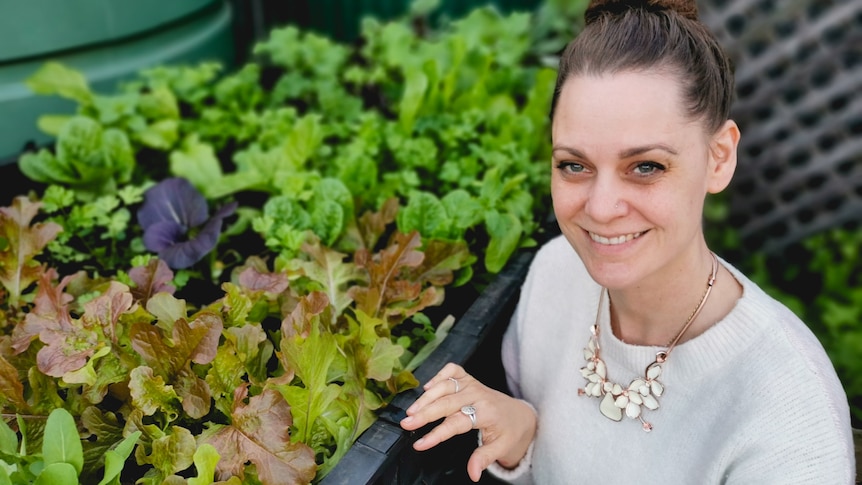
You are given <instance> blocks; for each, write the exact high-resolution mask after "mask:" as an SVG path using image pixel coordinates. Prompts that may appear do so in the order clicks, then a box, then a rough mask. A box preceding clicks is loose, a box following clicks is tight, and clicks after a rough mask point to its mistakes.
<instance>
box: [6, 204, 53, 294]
mask: <svg viewBox="0 0 862 485" xmlns="http://www.w3.org/2000/svg"><path fill="white" fill-rule="evenodd" d="M40 207H41V204H40V203H38V202H30V200H29V199H27V197H23V196H19V197H16V198H15V199H14V200H13V201H12V205H11V206H10V207H0V284H2V285H3V287H5V288H6V291H7V292H8V295H9V296H8V301H9V304H10V306H12V307H13V308H14V307H17V306H18V303H19V298H20V297H21V295H22V294H23V292H24V291H25V290H26V289H27V287H29V286H30V285H31V284H32V283H34V282H35V281H36V280H37V279H39V276H40V275H41V274H42V267H41V266H40V265H39V262H38V261H36V260H35V259H34V258H35V257H36V256H38V255H39V254H40V253H41V252H42V250H43V249H44V248H45V246H46V245H47V244H48V243H49V242H51V241H52V240H53V239H54V238H55V237H57V234H58V233H59V232H60V231H61V230H62V228H61V227H60V225H59V224H56V223H54V222H37V223H33V218H34V217H35V216H36V214H38V212H39V208H40Z"/></svg>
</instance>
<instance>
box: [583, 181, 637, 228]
mask: <svg viewBox="0 0 862 485" xmlns="http://www.w3.org/2000/svg"><path fill="white" fill-rule="evenodd" d="M626 210H627V203H626V201H625V200H624V191H623V187H622V184H621V183H619V181H617V180H616V179H615V178H614V177H613V176H612V175H610V174H605V175H604V176H603V175H599V176H597V177H596V178H595V179H593V184H592V186H591V187H590V191H589V193H588V194H587V201H586V204H585V205H584V211H585V212H586V213H587V215H588V216H590V218H592V219H593V220H594V221H596V222H608V221H611V220H613V219H615V218H617V217H620V216H622V215H624V214H625V212H626Z"/></svg>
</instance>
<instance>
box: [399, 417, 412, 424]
mask: <svg viewBox="0 0 862 485" xmlns="http://www.w3.org/2000/svg"><path fill="white" fill-rule="evenodd" d="M412 422H413V416H407V417H406V418H404V419H402V420H401V424H410V423H412Z"/></svg>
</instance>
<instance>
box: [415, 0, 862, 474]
mask: <svg viewBox="0 0 862 485" xmlns="http://www.w3.org/2000/svg"><path fill="white" fill-rule="evenodd" d="M586 20H587V26H586V28H585V29H584V31H583V32H582V33H581V34H580V35H579V36H578V37H577V38H576V39H575V40H574V41H573V42H572V43H571V44H570V45H569V46H568V47H567V49H566V51H565V52H564V54H563V56H562V58H561V62H560V69H559V74H558V78H557V89H556V91H555V96H554V99H553V101H552V107H551V117H552V143H553V156H552V162H551V170H552V181H551V194H552V198H553V204H554V211H555V214H556V217H557V221H558V223H559V225H560V228H561V229H562V236H561V237H559V238H556V239H555V240H552V241H551V242H549V243H548V244H547V245H545V246H544V247H543V248H542V249H541V250H540V251H539V252H538V254H537V255H536V258H535V260H534V262H533V264H532V266H531V268H530V273H529V275H528V277H527V280H526V281H525V283H524V286H523V288H522V293H521V300H520V302H519V304H518V308H517V310H516V314H515V315H514V317H513V320H512V322H511V325H510V326H509V328H508V330H507V332H506V335H505V338H504V343H503V351H502V357H503V362H504V366H505V368H506V373H507V378H508V383H509V387H510V391H511V393H512V396H514V397H512V396H509V395H507V394H504V393H501V392H498V391H495V390H493V389H490V388H488V387H486V386H484V385H483V384H481V383H480V382H478V381H476V380H475V379H474V378H472V377H471V376H470V375H468V374H467V373H466V372H465V371H464V370H463V369H462V368H460V367H459V366H456V365H452V364H450V365H447V366H446V367H444V368H443V369H442V370H441V371H440V372H439V373H438V374H437V375H436V376H435V377H434V378H433V379H432V380H431V381H430V382H428V383H427V384H425V386H424V389H425V393H424V394H423V395H422V396H421V397H420V398H419V399H417V401H416V402H415V403H414V404H413V405H412V406H411V407H410V408H409V409H408V410H407V415H408V416H407V417H406V418H405V419H404V420H403V421H402V423H401V425H402V427H404V428H405V429H407V430H416V429H419V428H420V427H422V426H424V425H426V424H428V423H431V422H434V421H437V420H439V419H441V418H443V421H442V423H441V424H439V425H438V426H437V427H435V428H434V429H433V430H432V431H431V432H429V433H428V434H427V435H426V436H424V437H422V438H420V439H419V440H417V441H416V442H415V444H414V448H415V449H416V450H426V449H429V448H431V447H433V446H436V445H437V444H439V443H440V442H442V441H444V440H446V439H448V438H450V437H452V436H454V435H456V434H460V433H465V432H468V431H469V430H471V429H476V428H477V429H479V431H480V434H479V437H480V440H479V441H480V443H479V447H478V448H477V449H476V451H475V452H474V453H473V455H472V456H471V457H470V460H469V462H468V464H467V470H468V474H469V475H470V477H471V478H472V479H473V480H474V481H477V480H478V479H479V477H480V476H481V473H482V471H483V470H485V469H486V468H490V471H491V472H492V473H494V474H495V475H497V476H498V477H500V478H503V479H506V480H509V481H513V482H519V483H521V482H522V483H532V482H535V483H540V484H550V483H566V484H569V483H623V482H631V483H672V484H690V483H696V484H702V483H728V484H730V483H742V484H765V483H782V484H784V483H818V484H827V483H828V484H833V483H834V484H837V483H851V482H852V480H853V474H854V463H853V462H854V458H853V444H852V437H851V431H850V418H849V410H848V406H847V402H846V397H845V395H844V392H843V390H842V388H841V385H840V383H839V381H838V379H837V377H836V375H835V371H834V369H833V368H832V366H831V364H830V362H829V360H828V358H827V356H826V355H825V353H824V351H823V348H822V347H821V346H820V344H819V343H818V341H817V340H816V338H815V337H814V336H813V334H812V333H811V332H810V331H809V330H808V328H807V327H806V326H805V325H804V324H803V323H802V322H801V321H799V320H798V318H796V317H795V316H794V315H793V314H792V313H791V312H790V311H789V310H787V309H786V308H785V307H783V306H782V305H781V304H779V303H778V302H776V301H775V300H773V299H771V298H770V297H768V296H767V295H766V294H764V293H763V292H762V291H761V290H760V289H759V288H758V287H757V286H756V285H755V284H754V283H752V282H751V281H750V280H748V279H747V278H746V277H745V276H744V275H742V274H741V273H739V271H737V270H736V269H735V268H733V267H732V266H731V265H730V264H728V263H727V262H725V261H723V260H721V259H719V258H717V257H716V256H715V255H714V254H713V253H712V252H711V251H710V250H709V248H708V247H707V245H706V242H705V239H704V236H703V228H702V226H701V215H702V210H703V204H704V198H705V196H706V194H707V193H717V192H720V191H721V190H723V189H724V188H725V187H726V186H727V185H728V183H729V182H730V179H731V177H732V175H733V172H734V170H735V167H736V162H737V154H736V149H737V143H738V141H739V137H740V133H739V129H738V128H737V126H736V124H735V123H734V122H733V121H730V120H729V119H728V115H729V109H730V103H731V98H732V93H733V76H732V71H731V67H730V63H729V61H728V59H727V58H726V56H725V54H724V53H723V51H722V50H721V48H720V47H719V45H718V43H717V42H716V40H715V39H714V37H713V36H712V35H711V34H710V33H709V31H708V30H707V29H706V28H705V27H704V26H703V25H702V24H701V23H700V22H699V21H698V20H697V9H696V6H695V3H694V1H680V0H677V1H673V0H653V1H648V0H642V1H629V2H624V1H593V2H592V4H591V5H590V7H589V9H588V10H587V13H586ZM573 249H574V250H573Z"/></svg>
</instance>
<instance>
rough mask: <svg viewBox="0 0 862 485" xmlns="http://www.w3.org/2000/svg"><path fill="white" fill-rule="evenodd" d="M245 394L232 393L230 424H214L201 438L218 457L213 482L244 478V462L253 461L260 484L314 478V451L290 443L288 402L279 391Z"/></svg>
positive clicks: (241, 390)
mask: <svg viewBox="0 0 862 485" xmlns="http://www.w3.org/2000/svg"><path fill="white" fill-rule="evenodd" d="M247 395H248V389H247V388H246V387H240V388H238V389H237V390H236V392H235V393H234V404H233V409H232V412H231V416H230V417H231V424H230V425H214V426H212V427H210V428H209V429H208V430H206V431H205V432H204V433H203V435H202V436H201V438H200V442H201V443H203V444H207V443H208V444H210V445H212V446H213V447H215V449H216V451H217V452H218V454H219V455H220V456H221V460H219V462H218V464H217V465H216V479H217V480H226V479H228V478H230V477H232V476H237V477H240V478H244V476H245V463H246V462H249V461H250V462H252V463H253V464H254V465H255V467H256V468H257V474H258V476H259V477H260V480H261V481H262V482H263V483H280V484H285V485H291V484H297V485H299V484H303V485H304V484H307V483H309V482H311V480H312V479H313V478H314V474H315V471H316V470H317V466H316V464H315V461H314V451H312V449H311V448H309V447H308V446H307V445H305V444H303V443H292V442H291V438H290V432H289V430H290V425H291V424H292V422H293V419H292V417H291V410H290V406H289V405H288V403H287V402H286V401H285V400H284V398H283V397H282V396H281V394H279V393H278V392H276V391H274V390H271V389H268V390H264V391H263V392H262V393H261V394H260V395H257V396H252V397H251V398H249V399H248V404H245V403H244V401H245V398H246V396H247Z"/></svg>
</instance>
